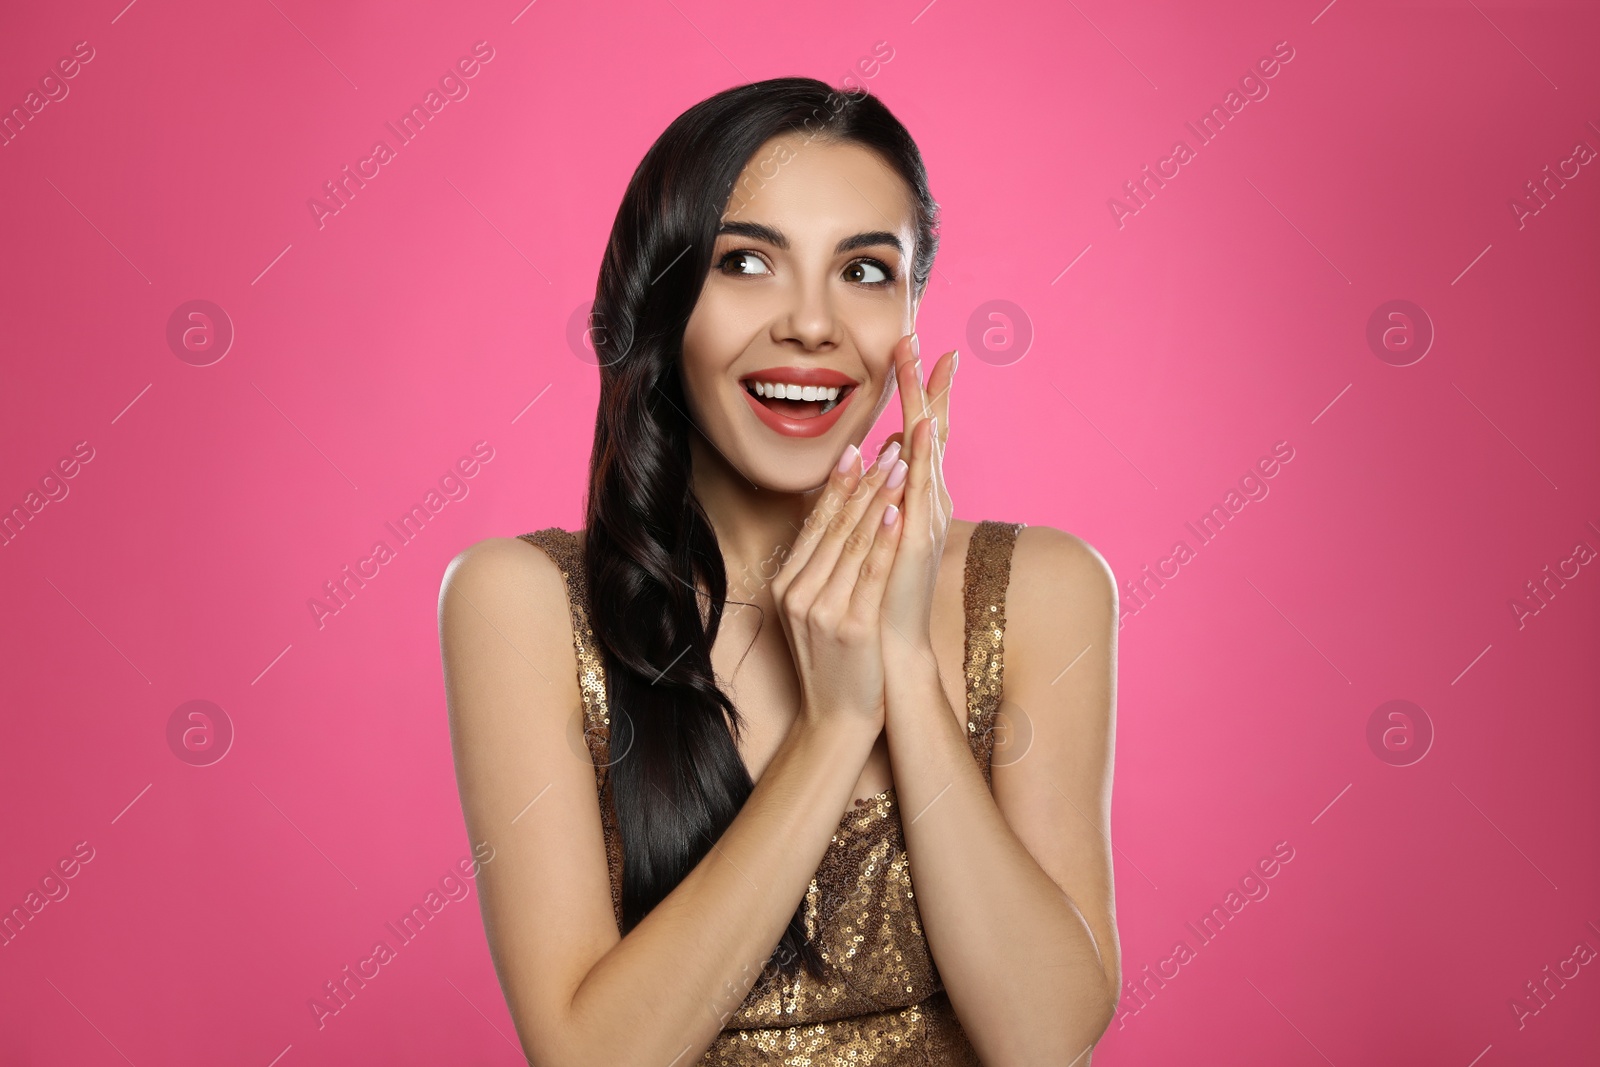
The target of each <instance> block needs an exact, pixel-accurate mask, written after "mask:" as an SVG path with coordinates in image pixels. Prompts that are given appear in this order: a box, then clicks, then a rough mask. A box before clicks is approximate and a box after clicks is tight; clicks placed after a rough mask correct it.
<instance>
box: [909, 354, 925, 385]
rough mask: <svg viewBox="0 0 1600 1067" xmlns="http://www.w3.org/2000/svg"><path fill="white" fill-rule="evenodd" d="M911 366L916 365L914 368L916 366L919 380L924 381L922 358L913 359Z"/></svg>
mask: <svg viewBox="0 0 1600 1067" xmlns="http://www.w3.org/2000/svg"><path fill="white" fill-rule="evenodd" d="M911 366H912V367H914V368H916V372H917V381H919V382H920V381H922V360H920V359H913V360H912V361H911Z"/></svg>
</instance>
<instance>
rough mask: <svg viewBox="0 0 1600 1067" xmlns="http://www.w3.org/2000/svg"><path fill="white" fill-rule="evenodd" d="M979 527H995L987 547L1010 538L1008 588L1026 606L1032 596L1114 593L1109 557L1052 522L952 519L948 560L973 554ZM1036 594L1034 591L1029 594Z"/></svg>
mask: <svg viewBox="0 0 1600 1067" xmlns="http://www.w3.org/2000/svg"><path fill="white" fill-rule="evenodd" d="M980 527H988V528H990V529H991V530H993V531H994V532H993V533H992V534H991V535H989V539H988V541H987V543H986V544H985V546H984V551H987V552H996V551H1000V550H1002V549H1003V548H1004V547H1006V542H1007V541H1009V542H1010V544H1009V548H1010V552H1009V560H1010V567H1011V580H1010V583H1009V584H1010V588H1011V591H1012V592H1013V594H1015V595H1016V597H1018V598H1020V600H1021V601H1022V606H1023V607H1024V608H1026V605H1027V601H1028V600H1029V599H1033V598H1037V599H1039V600H1040V601H1041V602H1042V603H1048V601H1049V599H1050V598H1051V597H1058V596H1060V595H1062V594H1063V593H1065V594H1067V595H1070V596H1073V597H1074V598H1075V599H1076V598H1079V597H1085V596H1087V597H1100V598H1104V597H1107V596H1109V597H1110V598H1112V600H1113V601H1114V600H1115V597H1116V578H1115V577H1114V576H1113V574H1112V572H1111V567H1110V565H1109V564H1107V563H1106V561H1105V557H1104V556H1102V555H1101V554H1100V552H1099V551H1098V550H1097V549H1096V548H1095V547H1094V546H1093V545H1091V544H1090V543H1089V542H1088V541H1085V540H1084V539H1083V538H1081V537H1079V536H1077V535H1076V534H1073V533H1069V532H1067V531H1066V530H1058V529H1056V528H1055V527H1054V526H1033V525H1029V524H1026V523H1021V522H1006V521H1001V520H985V521H972V520H968V519H955V518H953V519H951V520H950V532H949V534H948V535H947V536H946V538H945V554H946V558H947V561H949V562H956V563H958V564H959V563H960V562H961V561H963V560H966V559H968V558H970V553H971V552H972V549H973V547H974V546H973V537H974V536H975V535H976V534H977V533H978V531H979V528H980ZM1030 594H1032V596H1030Z"/></svg>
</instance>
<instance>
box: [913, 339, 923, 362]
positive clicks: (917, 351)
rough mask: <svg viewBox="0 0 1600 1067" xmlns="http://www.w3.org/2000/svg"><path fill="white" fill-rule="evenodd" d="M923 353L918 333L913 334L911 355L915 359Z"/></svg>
mask: <svg viewBox="0 0 1600 1067" xmlns="http://www.w3.org/2000/svg"><path fill="white" fill-rule="evenodd" d="M921 354H922V346H921V344H920V343H919V342H918V341H917V335H916V334H912V335H911V356H912V358H913V359H914V358H916V357H917V356H919V355H921Z"/></svg>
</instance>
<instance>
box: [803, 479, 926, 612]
mask: <svg viewBox="0 0 1600 1067" xmlns="http://www.w3.org/2000/svg"><path fill="white" fill-rule="evenodd" d="M899 453H900V450H899V448H897V447H891V448H890V450H889V451H888V452H885V453H884V455H883V456H880V457H878V462H877V463H875V464H873V465H872V468H871V469H870V470H868V471H866V472H865V473H864V474H863V475H862V477H861V480H860V481H859V482H858V483H857V484H856V487H855V490H854V492H852V493H851V494H850V498H849V499H848V500H847V501H845V503H844V506H843V507H841V508H839V509H838V511H836V512H835V513H834V515H833V517H832V519H831V520H830V521H829V522H828V524H827V526H826V527H824V528H823V530H822V536H821V537H820V538H819V539H818V540H817V541H816V543H815V545H814V546H813V547H812V549H811V553H810V555H809V557H808V558H807V559H806V560H805V561H804V563H803V564H802V566H801V568H800V570H799V572H798V573H797V574H796V576H795V580H794V585H795V586H798V587H800V588H801V590H802V598H804V597H805V596H807V595H813V596H814V595H815V594H816V593H817V592H819V591H820V590H821V589H822V588H823V587H824V586H825V585H826V584H827V581H828V578H829V577H830V576H831V575H832V573H833V568H834V564H835V562H836V561H837V560H838V558H839V554H840V553H841V552H842V551H843V547H844V542H845V539H846V538H847V537H849V536H850V534H851V532H852V531H853V530H854V529H855V528H856V524H857V523H858V522H859V521H860V519H861V513H862V512H863V511H865V510H866V509H867V507H868V505H870V504H871V502H872V498H873V497H874V496H875V495H876V494H877V492H878V488H879V486H881V485H883V483H884V482H885V481H886V480H887V479H888V477H889V471H890V469H891V467H892V466H893V465H894V463H895V462H896V460H898V459H899ZM885 459H887V462H885Z"/></svg>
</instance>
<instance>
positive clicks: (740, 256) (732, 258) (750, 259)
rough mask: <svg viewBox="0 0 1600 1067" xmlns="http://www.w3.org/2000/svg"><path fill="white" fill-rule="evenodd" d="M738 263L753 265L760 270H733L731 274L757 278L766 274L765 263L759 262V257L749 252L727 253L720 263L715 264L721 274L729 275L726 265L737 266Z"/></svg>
mask: <svg viewBox="0 0 1600 1067" xmlns="http://www.w3.org/2000/svg"><path fill="white" fill-rule="evenodd" d="M740 262H743V263H746V264H750V263H753V264H755V265H756V266H757V267H758V268H760V269H758V270H734V271H732V272H731V273H733V274H747V275H757V276H759V275H762V274H766V273H767V265H766V264H765V263H763V262H761V257H759V256H757V255H755V254H753V253H750V252H729V253H728V254H727V255H725V256H723V257H722V260H721V262H720V263H718V264H717V268H718V269H719V270H721V271H722V272H723V273H730V272H729V271H728V265H729V264H737V263H740Z"/></svg>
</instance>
